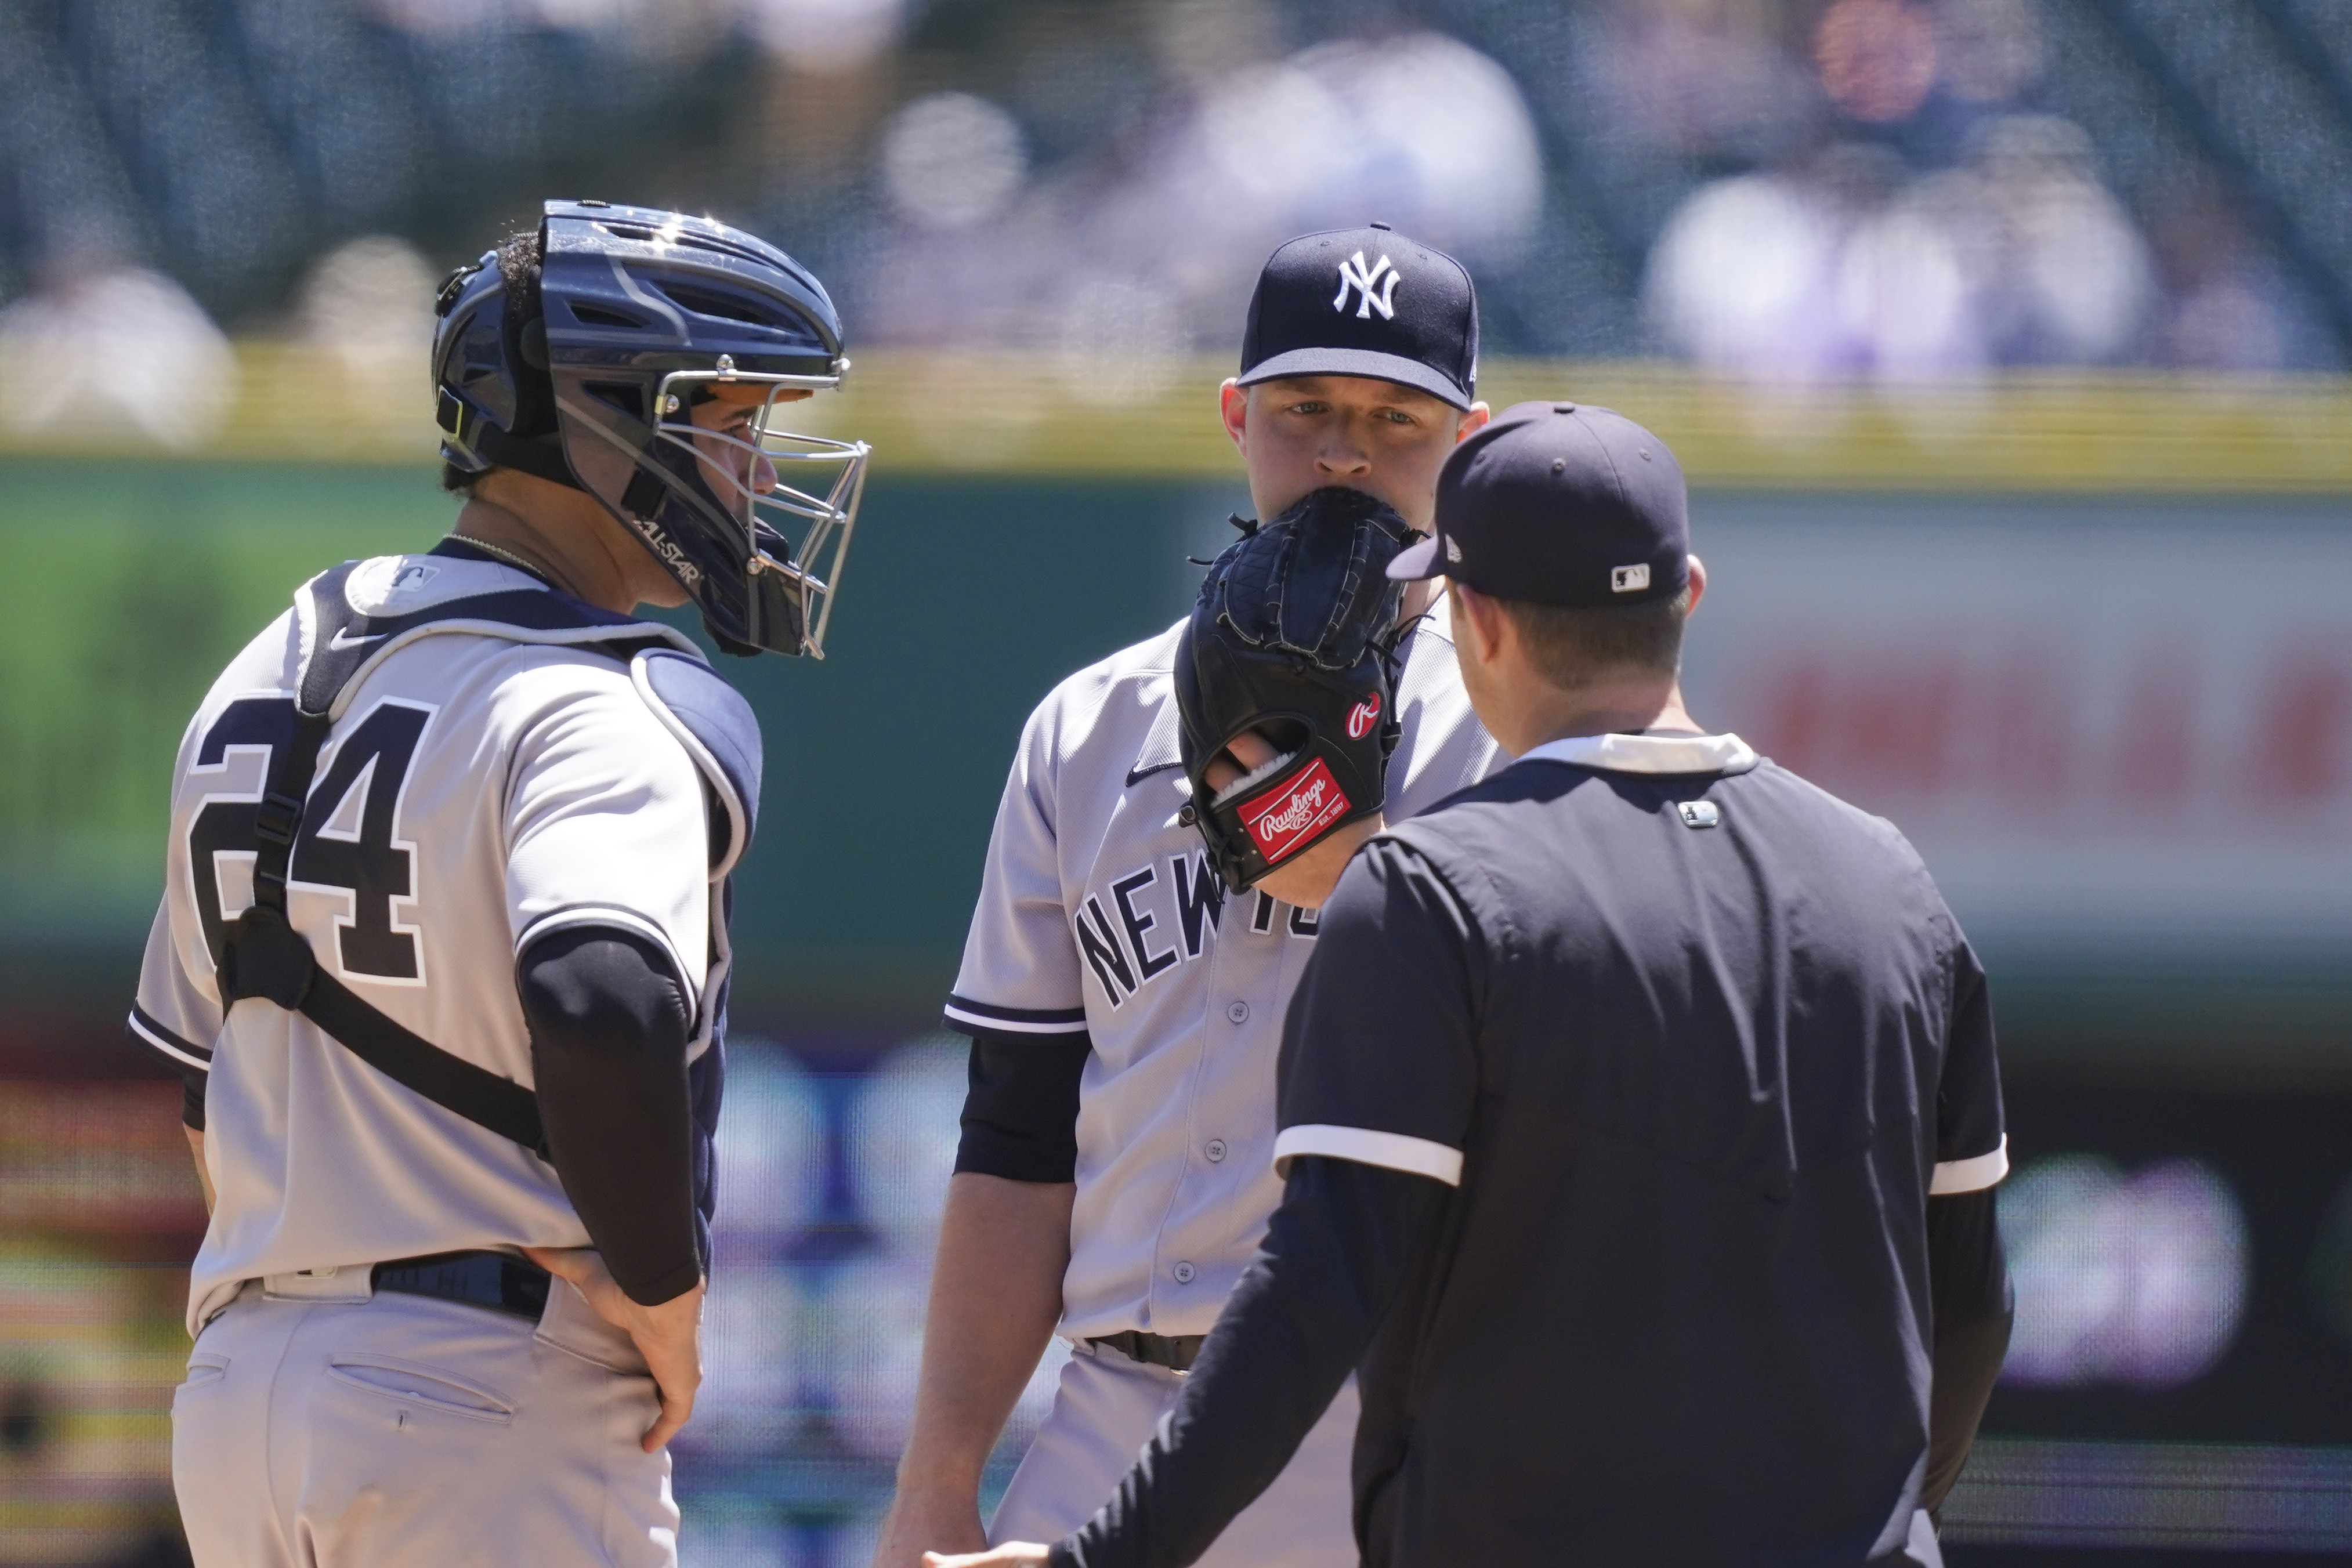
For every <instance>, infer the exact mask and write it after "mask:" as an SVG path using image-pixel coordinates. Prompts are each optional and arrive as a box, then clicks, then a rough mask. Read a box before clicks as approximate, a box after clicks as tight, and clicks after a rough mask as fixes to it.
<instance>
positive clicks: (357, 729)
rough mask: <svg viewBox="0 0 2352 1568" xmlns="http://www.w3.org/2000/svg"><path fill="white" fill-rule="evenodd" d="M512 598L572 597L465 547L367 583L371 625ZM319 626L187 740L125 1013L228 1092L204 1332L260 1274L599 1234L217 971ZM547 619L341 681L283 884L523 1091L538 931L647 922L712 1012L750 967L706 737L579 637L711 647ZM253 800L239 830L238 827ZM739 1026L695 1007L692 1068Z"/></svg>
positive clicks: (550, 1170) (407, 1000) (394, 646)
mask: <svg viewBox="0 0 2352 1568" xmlns="http://www.w3.org/2000/svg"><path fill="white" fill-rule="evenodd" d="M493 593H496V594H501V595H514V594H517V593H520V594H523V595H526V596H535V597H536V599H537V600H538V601H542V602H549V603H560V604H563V605H571V604H572V601H558V600H557V598H556V596H554V595H552V594H550V593H548V592H547V591H546V590H545V588H544V586H543V585H542V584H541V583H540V582H538V581H537V580H534V579H532V578H530V577H529V576H527V575H525V574H524V573H521V572H519V571H516V570H511V569H509V568H508V567H504V566H499V565H497V564H494V563H491V562H488V561H480V560H472V559H460V558H452V557H446V556H422V555H415V556H391V557H383V558H379V559H374V560H371V561H367V562H364V563H362V564H361V565H360V566H359V567H358V568H357V569H356V570H354V571H353V572H352V576H351V579H350V581H349V585H348V588H347V590H346V596H347V597H348V598H349V599H350V601H351V603H352V608H353V609H354V610H357V611H359V612H362V613H365V614H370V615H374V616H380V617H408V616H414V615H418V614H420V613H421V612H429V611H431V610H432V609H433V608H434V607H435V606H436V605H441V604H445V603H448V602H449V601H455V600H457V599H461V598H470V597H473V596H476V595H484V594H493ZM572 608H573V609H574V610H577V611H580V612H585V607H584V606H576V605H574V606H572ZM296 614H297V612H292V611H289V612H288V613H287V614H286V615H283V616H280V617H279V618H278V620H277V621H276V622H273V623H272V624H271V625H270V626H269V628H268V630H267V631H265V632H262V634H261V635H260V636H258V637H257V638H255V639H254V641H253V642H252V643H250V644H248V645H247V648H246V649H245V651H244V652H243V653H239V654H238V655H237V656H236V659H235V660H234V661H232V662H231V663H230V664H229V666H228V668H227V669H226V670H225V671H224V672H223V673H222V674H221V676H220V678H219V679H218V680H216V681H215V683H214V684H213V687H212V690H211V691H210V692H209V693H208V694H207V695H205V700H204V704H203V706H201V707H200V708H199V709H198V710H197V713H196V716H195V717H194V720H193V721H192V722H191V723H190V724H189V727H188V730H187V734H186V736H185V737H184V739H183V740H182V742H181V745H180V753H179V760H178V762H177V764H176V765H175V767H174V768H173V783H172V826H171V836H170V840H169V849H168V852H167V856H166V866H165V890H164V894H163V904H162V907H161V908H160V909H159V910H158V911H157V913H156V916H155V924H154V927H153V931H152V935H151V936H150V937H149V940H148V946H147V956H146V962H145V966H144V967H143V968H142V972H141V976H140V982H139V1002H138V1007H137V1009H136V1010H135V1011H134V1013H133V1014H132V1019H131V1027H132V1029H133V1030H134V1031H135V1032H136V1033H137V1034H139V1035H140V1037H141V1038H142V1039H143V1040H146V1041H147V1042H148V1043H149V1044H150V1045H152V1046H153V1047H155V1048H156V1049H157V1050H158V1051H162V1052H163V1053H164V1054H165V1055H167V1056H169V1057H171V1058H173V1060H174V1061H178V1062H180V1063H182V1064H183V1065H185V1066H194V1067H205V1068H208V1069H209V1071H210V1074H211V1076H210V1080H209V1082H208V1084H207V1086H206V1092H205V1123H206V1135H205V1164H206V1166H207V1168H208V1170H209V1172H210V1175H211V1176H212V1180H213V1184H214V1186H215V1191H216V1192H217V1194H218V1203H217V1205H216V1207H215V1209H214V1212H213V1217H212V1223H211V1227H210V1228H209V1229H208V1230H207V1231H206V1232H205V1240H204V1245H203V1247H202V1249H200V1250H199V1252H198V1253H197V1256H196V1262H195V1269H194V1280H193V1282H192V1287H191V1290H190V1291H189V1301H188V1327H189V1332H190V1333H194V1332H196V1331H197V1330H198V1329H199V1328H201V1327H202V1326H203V1324H204V1322H205V1320H206V1319H207V1318H208V1317H210V1316H211V1314H212V1313H213V1312H215V1311H217V1310H218V1309H219V1308H221V1307H222V1306H224V1305H226V1303H227V1302H228V1301H230V1300H231V1299H232V1298H233V1297H234V1296H235V1295H236V1291H237V1286H238V1283H239V1281H245V1280H251V1279H257V1278H260V1277H263V1276H267V1275H277V1274H287V1273H293V1272H297V1271H300V1270H315V1269H333V1268H341V1267H345V1266H349V1265H354V1264H367V1263H373V1262H378V1261H382V1260H387V1259H398V1258H410V1257H416V1256H420V1255H424V1254H429V1253H437V1252H447V1251H457V1250H460V1249H486V1248H501V1249H514V1248H517V1247H521V1246H549V1247H579V1246H585V1245H587V1244H588V1235H587V1232H586V1231H585V1229H584V1228H583V1227H582V1225H581V1222H580V1219H579V1217H578V1215H577V1214H576V1213H575V1212H574V1211H573V1208H572V1204H571V1203H570V1202H569V1201H568V1200H567V1199H566V1197H565V1196H564V1192H563V1187H562V1183H561V1182H560V1181H559V1180H558V1178H557V1176H556V1172H555V1169H554V1167H553V1166H551V1165H549V1164H547V1163H546V1162H545V1161H543V1160H541V1159H540V1158H539V1157H538V1156H536V1155H533V1154H532V1153H530V1151H529V1150H526V1149H524V1148H522V1147H521V1146H520V1145H517V1144H515V1143H513V1142H511V1141H509V1139H507V1138H504V1137H501V1136H499V1134H496V1133H493V1132H490V1131H488V1130H487V1129H485V1128H483V1127H481V1126H478V1125H476V1124H474V1123H472V1122H469V1121H467V1120H465V1119H464V1118H462V1117H460V1116H458V1115H457V1114H456V1113H454V1112H451V1111H448V1110H446V1109H444V1108H443V1107H441V1106H440V1105H437V1104H435V1103H432V1102H430V1101H428V1100H425V1098H423V1097H422V1096H420V1095H418V1094H417V1093H415V1092H413V1091H411V1090H409V1089H407V1088H405V1087H404V1086H403V1085H402V1084H400V1083H397V1082H394V1081H393V1080H392V1079H391V1078H389V1077H386V1076H385V1075H384V1074H383V1073H382V1072H379V1071H376V1070H375V1069H374V1068H373V1067H370V1066H369V1065H367V1064H366V1063H365V1062H363V1061H361V1060H360V1059H359V1058H358V1057H356V1056H354V1055H353V1054H352V1052H350V1051H346V1050H344V1049H343V1048H342V1047H341V1046H340V1045H338V1044H337V1043H336V1042H335V1041H333V1040H331V1039H329V1038H327V1037H326V1036H325V1035H323V1034H322V1033H321V1032H320V1030H319V1029H318V1028H317V1026H316V1025H314V1024H313V1023H311V1022H310V1019H308V1018H306V1017H304V1016H303V1015H301V1014H299V1013H292V1012H288V1011H286V1010H284V1009H280V1008H278V1007H277V1006H275V1005H273V1004H271V1003H270V1002H268V1001H267V1000H262V999H258V998H257V999H253V1000H248V1001H245V1002H241V1003H238V1004H237V1005H236V1006H235V1007H233V1008H230V1009H226V1011H224V1009H223V1008H222V1006H221V1000H220V991H219V988H218V986H217V984H216V981H215V972H214V970H215V954H216V953H217V952H218V951H219V943H220V938H221V934H222V931H223V929H224V928H225V926H226V924H227V923H228V922H230V921H233V920H235V919H236V916H237V915H238V914H239V913H240V912H241V911H242V910H243V909H244V908H245V907H246V905H247V904H248V903H250V902H251V889H252V883H253V864H254V854H253V851H252V848H251V841H250V821H251V817H252V812H253V810H254V808H253V806H252V805H251V804H250V803H251V802H254V801H257V800H259V799H260V797H261V792H262V789H263V779H264V771H265V769H266V768H268V765H269V760H270V755H271V753H270V746H271V744H272V741H273V737H279V736H281V735H282V733H283V732H284V730H285V728H286V727H289V726H290V723H291V711H292V703H291V698H292V694H293V691H294V688H295V684H296V679H297V668H296V664H297V661H298V659H299V650H300V640H299V636H298V631H299V628H298V626H297V623H296ZM533 619H537V620H539V621H541V622H544V624H541V625H538V626H533V625H530V624H527V623H526V624H493V623H489V622H474V621H467V620H449V621H444V622H438V623H436V624H432V625H428V626H425V628H423V630H422V631H420V632H412V633H409V634H407V635H406V636H405V637H404V638H402V639H399V640H394V641H391V642H388V643H386V652H385V653H383V656H382V657H381V658H380V659H378V660H377V662H376V663H375V664H373V667H372V668H366V669H364V670H363V672H362V674H360V675H359V676H358V678H357V679H355V680H354V681H353V682H352V685H350V686H349V687H348V688H347V689H346V694H345V695H346V699H347V702H346V706H344V708H343V710H342V712H341V714H340V715H339V716H337V718H336V720H335V723H334V727H333V728H332V730H331V736H330V738H329V740H328V743H327V746H326V747H325V748H324V750H323V751H322V752H321V754H320V763H319V768H318V771H317V775H316V778H317V780H318V782H317V784H316V786H315V787H314V789H313V790H312V793H311V795H310V809H309V811H308V813H307V814H306V818H305V826H304V828H303V830H302V835H301V840H300V841H299V843H298V844H297V846H296V850H295V856H294V862H293V874H292V876H291V877H290V878H289V883H288V889H287V908H288V915H289V920H290V922H291V924H292V925H293V926H294V928H295V929H296V930H297V931H299V932H300V933H301V935H302V936H304V937H305V938H306V939H307V940H308V941H309V944H310V948H311V950H312V952H313V953H315V954H316V955H317V956H318V959H319V963H320V966H321V967H322V969H323V970H324V971H325V972H327V973H330V974H332V975H334V976H335V977H338V978H340V979H341V980H342V981H343V982H344V983H345V984H346V985H348V986H349V987H350V988H352V990H353V991H354V992H356V993H357V994H358V995H360V996H361V997H362V998H364V999H365V1000H366V1001H368V1002H369V1003H370V1004H372V1005H373V1006H374V1007H375V1008H377V1009H380V1010H381V1011H383V1013H385V1014H386V1015H388V1016H389V1017H390V1018H392V1019H394V1020H395V1021H396V1022H398V1023H400V1024H402V1025H404V1026H405V1027H406V1028H407V1029H409V1030H413V1031H415V1033H416V1034H418V1035H421V1036H423V1037H424V1038H425V1040H429V1041H431V1042H433V1043H434V1044H435V1045H437V1046H438V1047H440V1048H441V1049H442V1050H443V1051H448V1052H450V1053H452V1054H453V1055H456V1056H458V1057H461V1058H463V1059H464V1060H466V1061H470V1062H472V1063H474V1064H476V1065H478V1066H479V1067H483V1068H486V1069H488V1070H489V1071H492V1072H495V1073H497V1074H499V1076H501V1077H504V1078H506V1079H509V1080H511V1081H512V1082H517V1083H520V1084H522V1085H525V1086H529V1085H530V1083H531V1082H532V1072H531V1054H530V1034H529V1030H528V1029H527V1027H526V1025H525V1022H524V1019H523V1015H522V1009H521V1006H520V1001H519V1000H518V998H517V995H516V990H515V978H514V963H515V955H516V954H517V953H519V952H520V950H521V949H522V948H523V947H524V946H526V945H527V944H528V943H530V941H531V940H533V939H534V938H536V937H538V936H541V934H543V933H546V932H548V931H551V930H553V929H556V928H559V927H561V926H565V925H605V926H621V927H625V928H626V929H629V930H631V931H635V932H637V933H639V934H641V935H643V936H646V937H647V938H649V939H650V940H652V941H653V942H654V943H656V945H657V946H659V947H660V948H661V949H663V950H664V951H666V952H667V954H668V956H669V957H670V959H671V961H672V963H673V964H674V966H675V967H676V971H677V975H678V976H679V977H681V979H682V982H683V983H684V984H685V985H686V986H688V988H692V989H693V990H694V992H695V993H696V997H697V999H698V1002H699V1001H702V1000H706V999H708V998H710V997H712V996H714V995H715V994H716V992H717V988H718V987H719V983H720V981H721V980H722V978H723V976H724V970H725V963H726V960H725V946H724V924H723V920H721V919H719V917H718V915H717V914H716V907H715V903H716V899H717V896H718V888H719V879H720V878H721V877H722V876H723V874H724V873H725V871H726V870H727V867H726V866H725V865H720V866H718V867H715V868H714V867H713V866H712V865H711V863H710V862H709V858H708V856H707V854H706V846H707V845H708V843H709V821H708V817H707V812H708V810H709V803H708V801H707V799H706V790H705V784H704V774H703V772H702V771H699V770H698V765H697V760H696V758H695V757H694V755H693V754H692V753H691V752H690V750H689V744H690V743H689V741H688V738H687V737H684V736H683V735H681V734H679V733H677V732H676V731H675V730H674V729H673V728H672V727H671V725H670V724H669V723H667V722H665V718H664V716H663V714H662V712H661V710H660V709H659V708H658V705H657V704H656V702H655V700H654V699H653V698H652V697H651V696H650V695H647V694H646V693H644V692H642V691H641V690H640V689H639V687H638V685H636V684H635V680H633V674H632V666H630V665H626V664H622V663H620V662H618V661H617V660H615V659H614V658H612V657H609V656H606V655H605V654H603V653H596V652H592V651H590V650H588V649H586V648H583V647H578V646H567V645H565V644H566V643H579V642H582V641H583V640H586V639H587V638H589V637H592V636H601V637H606V638H609V637H611V636H613V635H614V632H615V624H617V625H619V626H620V627H621V629H623V630H625V631H626V632H629V633H631V634H632V635H635V636H638V637H640V638H661V639H668V640H670V641H672V642H674V643H675V644H676V645H677V646H678V647H679V648H680V649H682V650H684V651H685V652H687V653H693V652H694V651H693V648H692V645H691V643H689V642H688V640H687V639H686V638H684V637H683V636H681V635H679V634H677V633H675V632H670V631H669V630H668V629H667V628H665V627H662V626H659V625H656V624H652V623H646V622H619V621H618V618H605V619H606V620H607V621H611V622H615V624H604V625H583V624H580V623H578V622H577V620H576V618H575V619H574V621H573V622H572V623H571V624H569V625H568V626H567V625H566V624H565V623H564V622H565V620H566V618H565V617H564V616H562V615H560V614H549V615H545V616H539V617H536V618H534V617H530V616H526V617H524V620H525V622H530V621H531V620H533ZM362 640H364V639H362ZM694 656H695V657H697V658H699V657H700V655H699V654H698V653H696V654H694ZM240 803H242V810H243V812H244V816H245V821H246V823H247V828H246V831H245V832H244V833H243V835H241V836H240V835H238V834H236V833H235V832H231V831H226V830H225V828H224V823H225V822H226V821H228V820H229V819H230V818H232V817H234V815H235V813H236V810H237V809H238V808H239V806H240ZM313 823H315V824H316V825H315V829H314V828H313V827H312V826H311V824H313ZM739 837H740V835H739ZM215 841H221V842H224V843H229V844H236V845H238V846H239V847H234V848H219V847H215ZM715 1011H716V1009H715V1008H713V1007H710V1006H701V1007H700V1008H699V1012H700V1017H699V1018H698V1027H697V1030H696V1038H695V1040H694V1041H693V1044H692V1046H691V1047H690V1048H689V1060H694V1059H696V1058H698V1057H699V1056H701V1055H702V1054H703V1053H704V1052H705V1051H708V1049H709V1043H710V1039H711V1032H712V1024H713V1019H712V1016H711V1015H712V1014H713V1013H714V1012H715Z"/></svg>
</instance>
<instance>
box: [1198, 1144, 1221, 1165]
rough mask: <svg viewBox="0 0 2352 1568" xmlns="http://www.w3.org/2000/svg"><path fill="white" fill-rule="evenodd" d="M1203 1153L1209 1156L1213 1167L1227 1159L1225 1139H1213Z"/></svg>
mask: <svg viewBox="0 0 2352 1568" xmlns="http://www.w3.org/2000/svg"><path fill="white" fill-rule="evenodd" d="M1201 1152H1202V1154H1204V1155H1208V1156H1209V1163H1210V1164H1211V1165H1215V1164H1216V1163H1217V1162H1218V1161H1220V1160H1222V1159H1223V1158H1224V1157H1225V1141H1224V1139H1223V1138H1211V1139H1210V1140H1209V1143H1208V1146H1207V1147H1206V1148H1203V1149H1202V1151H1201Z"/></svg>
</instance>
